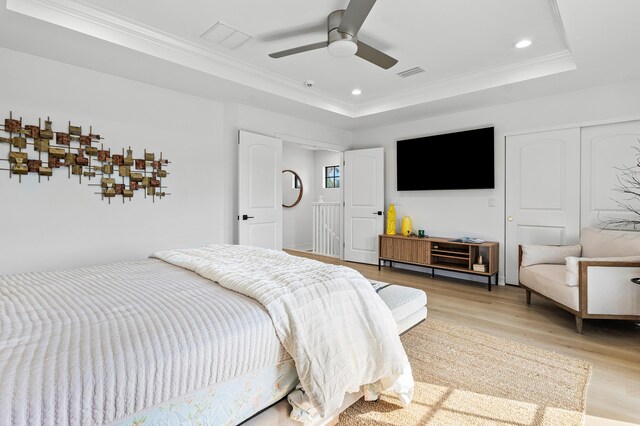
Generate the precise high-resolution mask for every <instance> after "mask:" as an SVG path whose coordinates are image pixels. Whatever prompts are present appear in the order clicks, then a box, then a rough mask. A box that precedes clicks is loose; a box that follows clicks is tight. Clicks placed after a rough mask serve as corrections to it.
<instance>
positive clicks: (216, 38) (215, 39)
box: [200, 21, 251, 50]
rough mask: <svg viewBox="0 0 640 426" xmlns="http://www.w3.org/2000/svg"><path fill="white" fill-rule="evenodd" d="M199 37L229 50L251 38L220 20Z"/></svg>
mask: <svg viewBox="0 0 640 426" xmlns="http://www.w3.org/2000/svg"><path fill="white" fill-rule="evenodd" d="M200 38H201V39H203V40H207V41H209V42H211V43H214V44H217V45H220V46H222V47H226V48H227V49H229V50H235V49H237V48H238V47H240V46H242V45H243V44H245V43H246V42H248V41H249V40H250V39H251V36H250V35H248V34H245V33H243V32H242V31H238V30H236V29H235V28H232V27H230V26H228V25H227V24H224V23H222V22H220V21H218V22H216V23H215V25H214V26H213V27H211V28H209V29H208V30H207V32H205V33H204V34H202V35H201V36H200Z"/></svg>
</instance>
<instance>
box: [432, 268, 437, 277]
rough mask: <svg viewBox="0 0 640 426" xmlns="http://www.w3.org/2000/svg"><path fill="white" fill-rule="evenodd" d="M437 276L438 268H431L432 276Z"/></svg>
mask: <svg viewBox="0 0 640 426" xmlns="http://www.w3.org/2000/svg"><path fill="white" fill-rule="evenodd" d="M435 277H436V270H435V269H433V268H431V278H435Z"/></svg>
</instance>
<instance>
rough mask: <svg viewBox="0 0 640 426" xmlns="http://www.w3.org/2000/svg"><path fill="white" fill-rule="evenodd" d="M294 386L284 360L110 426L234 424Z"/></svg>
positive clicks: (291, 364)
mask: <svg viewBox="0 0 640 426" xmlns="http://www.w3.org/2000/svg"><path fill="white" fill-rule="evenodd" d="M297 384H298V374H297V373H296V366H295V364H294V362H293V360H292V359H288V360H286V361H282V362H279V363H277V364H275V365H271V366H268V367H264V368H261V369H260V370H257V371H252V372H250V373H247V374H244V375H242V376H239V377H234V378H233V379H230V380H227V381H226V382H222V383H217V384H215V385H213V386H210V387H207V388H204V389H200V390H198V391H196V392H194V393H192V394H189V395H186V396H182V397H180V398H177V399H175V400H172V401H168V402H165V403H163V404H161V405H160V406H158V407H153V408H150V409H148V410H145V411H142V412H139V413H136V414H134V415H132V416H129V417H128V418H126V419H123V420H119V421H117V422H115V423H114V426H139V425H141V424H145V425H166V426H174V425H175V426H179V425H185V424H202V425H216V426H225V425H236V424H238V423H241V422H243V421H244V420H246V419H248V418H250V417H251V416H253V415H254V414H255V413H257V412H259V411H260V410H262V409H264V408H266V407H269V406H271V405H273V404H274V403H275V402H278V401H280V400H282V399H283V398H284V397H285V396H287V395H288V394H289V392H291V391H292V390H293V389H295V387H296V385H297Z"/></svg>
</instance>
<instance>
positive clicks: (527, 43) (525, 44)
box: [513, 40, 531, 49]
mask: <svg viewBox="0 0 640 426" xmlns="http://www.w3.org/2000/svg"><path fill="white" fill-rule="evenodd" d="M529 46H531V40H520V41H518V42H516V43H514V44H513V47H515V48H516V49H524V48H525V47H529Z"/></svg>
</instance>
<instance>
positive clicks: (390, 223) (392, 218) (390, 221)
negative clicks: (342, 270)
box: [387, 204, 396, 235]
mask: <svg viewBox="0 0 640 426" xmlns="http://www.w3.org/2000/svg"><path fill="white" fill-rule="evenodd" d="M387 235H396V208H395V206H394V205H393V204H391V205H389V210H387Z"/></svg>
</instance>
